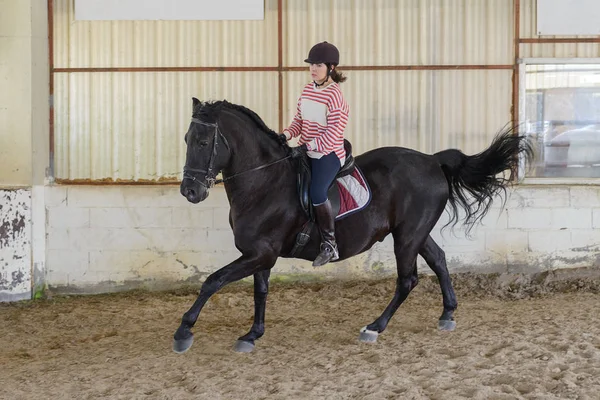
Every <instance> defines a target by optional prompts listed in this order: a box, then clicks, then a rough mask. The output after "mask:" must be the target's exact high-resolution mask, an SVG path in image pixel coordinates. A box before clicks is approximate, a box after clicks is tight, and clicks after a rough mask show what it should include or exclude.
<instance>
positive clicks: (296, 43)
mask: <svg viewBox="0 0 600 400" xmlns="http://www.w3.org/2000/svg"><path fill="white" fill-rule="evenodd" d="M50 1H51V2H52V5H53V32H52V33H53V68H54V69H53V76H54V98H55V104H54V138H55V141H54V146H55V148H54V152H55V168H54V175H55V177H56V178H57V179H59V180H62V181H72V180H78V179H80V180H84V181H87V180H107V181H113V180H124V181H146V180H149V181H157V180H171V179H172V180H177V179H179V178H180V176H181V175H180V171H181V167H182V165H183V162H184V153H185V149H184V144H183V141H182V138H183V134H184V131H185V129H186V128H187V125H188V122H189V117H190V111H191V108H190V107H191V106H190V104H191V97H192V96H196V97H198V98H200V99H202V100H209V99H222V98H226V99H227V100H230V101H233V102H236V103H240V104H243V105H245V106H247V107H249V108H251V109H253V110H255V111H256V112H257V113H258V114H259V115H260V116H262V117H263V119H264V120H265V121H266V123H267V124H268V125H269V126H271V127H273V128H274V129H278V128H280V127H279V121H280V117H281V121H282V124H283V127H285V126H286V125H287V124H288V123H289V122H290V120H291V118H292V113H293V112H294V110H295V104H296V101H297V97H298V95H299V93H300V90H301V88H302V86H303V84H304V83H306V82H307V79H308V74H307V73H306V72H304V68H305V67H306V66H305V64H304V63H303V59H304V58H305V56H306V53H307V51H308V49H309V48H310V46H311V45H312V44H314V43H316V42H318V41H322V40H328V41H330V42H333V43H335V44H336V45H337V46H338V47H339V48H340V50H341V59H342V60H341V61H342V64H341V66H340V67H341V68H342V69H343V67H344V66H350V67H349V70H347V71H346V72H347V75H348V77H349V78H348V81H347V82H346V83H344V84H343V85H342V88H343V90H344V93H345V95H346V96H347V98H348V101H349V103H350V107H351V118H350V123H349V126H348V131H347V135H348V138H349V139H350V140H351V141H352V142H353V143H354V146H355V152H356V153H361V152H364V151H366V150H369V149H372V148H375V147H379V146H384V145H400V146H407V147H411V148H414V149H417V150H421V151H425V152H434V151H438V150H440V149H444V148H448V147H459V148H461V149H463V150H464V151H466V152H467V153H473V152H477V151H480V150H481V149H483V148H484V147H485V146H486V145H487V144H488V143H489V140H490V139H491V137H492V136H493V135H494V133H495V132H496V131H497V130H498V129H500V128H501V127H502V126H503V125H504V124H506V123H507V122H508V121H510V119H511V105H512V102H513V101H514V100H511V96H513V93H514V88H513V85H512V78H513V65H514V63H515V48H514V44H513V43H514V37H515V26H514V19H515V10H514V7H515V3H516V4H517V5H518V2H519V0H494V1H482V0H353V1H350V0H327V1H326V0H308V1H291V0H288V1H281V4H282V7H281V22H279V21H278V17H279V10H278V7H279V3H280V2H279V1H278V0H266V1H265V20H264V21H131V22H130V21H118V22H117V21H115V22H102V21H93V22H86V21H75V20H74V14H73V9H72V1H71V0H50ZM519 9H520V20H521V24H520V27H519V28H520V31H521V34H520V36H521V37H523V38H535V37H536V36H535V0H521V1H520V7H519ZM280 23H281V32H282V37H281V53H279V44H280V43H279V38H278V33H279V24H280ZM599 48H600V45H599V44H598V43H589V44H581V43H574V44H573V43H560V44H556V43H551V44H543V43H531V44H530V43H522V44H521V45H520V57H534V56H535V57H542V56H543V57H555V56H556V57H558V56H559V57H596V56H598V54H599V51H600V50H599ZM280 57H281V64H280V63H279V60H280ZM157 68H160V70H157ZM211 68H213V69H215V70H214V71H207V70H202V69H211ZM186 69H187V70H186ZM216 69H225V70H224V71H217V70H216ZM280 75H281V77H282V84H283V87H282V90H281V98H280V97H279V93H280V91H279V88H278V85H279V76H280ZM280 106H281V113H282V115H279V108H280Z"/></svg>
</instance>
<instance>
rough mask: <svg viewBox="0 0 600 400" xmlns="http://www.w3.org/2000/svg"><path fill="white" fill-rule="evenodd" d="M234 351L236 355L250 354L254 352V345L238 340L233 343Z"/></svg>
mask: <svg viewBox="0 0 600 400" xmlns="http://www.w3.org/2000/svg"><path fill="white" fill-rule="evenodd" d="M234 350H235V351H237V352H238V353H252V350H254V343H251V342H247V341H245V340H238V341H237V342H235V346H234Z"/></svg>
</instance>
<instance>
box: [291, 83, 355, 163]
mask: <svg viewBox="0 0 600 400" xmlns="http://www.w3.org/2000/svg"><path fill="white" fill-rule="evenodd" d="M349 113H350V109H349V107H348V104H347V103H346V100H344V96H343V94H342V91H341V90H340V86H339V85H338V84H337V83H335V82H334V83H331V84H329V85H327V86H325V87H324V88H322V89H321V88H317V87H316V85H315V84H314V82H311V83H309V84H307V85H306V86H304V89H303V90H302V94H301V95H300V98H299V99H298V106H297V109H296V115H295V116H294V119H293V121H292V123H291V124H290V126H289V127H288V128H287V129H284V131H283V133H284V134H285V135H286V136H287V137H288V138H292V137H298V136H300V138H299V140H298V143H299V144H300V145H302V144H305V143H306V146H307V147H308V150H309V151H308V153H307V154H308V156H309V157H312V158H321V157H323V156H324V155H327V154H329V153H331V152H332V151H334V152H335V154H336V155H337V157H338V158H339V159H340V163H341V165H344V162H345V161H346V151H345V150H344V129H345V128H346V125H347V124H348V115H349Z"/></svg>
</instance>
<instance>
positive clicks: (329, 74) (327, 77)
mask: <svg viewBox="0 0 600 400" xmlns="http://www.w3.org/2000/svg"><path fill="white" fill-rule="evenodd" d="M331 71H333V69H331V67H329V68H328V69H327V76H326V77H325V80H324V81H323V83H317V81H313V82H314V84H315V86H316V87H319V86H323V85H324V84H325V83H326V82H327V81H328V80H329V77H330V76H331Z"/></svg>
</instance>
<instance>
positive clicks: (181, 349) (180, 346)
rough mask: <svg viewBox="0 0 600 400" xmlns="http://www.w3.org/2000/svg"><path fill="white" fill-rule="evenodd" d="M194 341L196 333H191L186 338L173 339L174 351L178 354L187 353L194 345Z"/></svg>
mask: <svg viewBox="0 0 600 400" xmlns="http://www.w3.org/2000/svg"><path fill="white" fill-rule="evenodd" d="M192 343H194V335H191V336H190V337H188V338H185V339H179V340H177V339H175V340H173V351H174V352H175V353H177V354H181V353H185V352H186V351H188V350H189V349H190V347H192Z"/></svg>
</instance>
